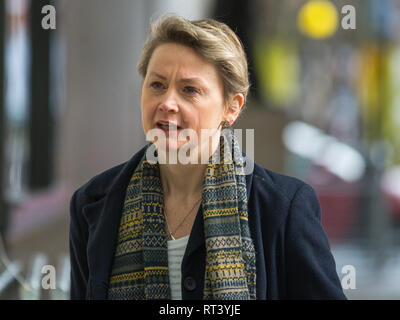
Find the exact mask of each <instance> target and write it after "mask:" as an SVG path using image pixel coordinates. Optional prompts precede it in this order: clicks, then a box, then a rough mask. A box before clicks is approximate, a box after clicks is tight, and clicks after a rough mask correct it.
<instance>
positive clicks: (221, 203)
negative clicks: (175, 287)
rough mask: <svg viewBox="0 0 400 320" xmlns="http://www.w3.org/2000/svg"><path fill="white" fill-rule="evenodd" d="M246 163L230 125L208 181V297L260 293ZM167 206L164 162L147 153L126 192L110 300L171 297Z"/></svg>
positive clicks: (205, 215) (205, 188) (210, 167)
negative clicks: (162, 174) (152, 159)
mask: <svg viewBox="0 0 400 320" xmlns="http://www.w3.org/2000/svg"><path fill="white" fill-rule="evenodd" d="M229 144H231V145H230V146H229ZM232 150H233V155H232V152H231V151H232ZM219 159H221V160H222V161H219ZM243 168H244V161H243V157H242V155H241V152H240V148H239V145H238V143H237V141H236V138H235V136H234V134H233V133H232V131H231V130H224V135H221V140H220V144H219V148H218V149H217V151H216V152H215V153H214V154H213V155H212V156H211V157H210V161H209V163H208V165H207V168H206V172H205V176H204V181H203V191H202V208H203V219H204V235H205V245H206V267H205V277H204V294H203V298H204V299H225V300H246V299H255V298H256V261H255V260H256V259H255V250H254V245H253V242H252V239H251V237H250V231H249V226H248V214H247V192H246V180H245V174H244V169H243ZM163 207H164V205H163V191H162V185H161V180H160V175H159V166H158V164H151V163H149V162H148V161H147V160H146V159H145V156H144V157H143V158H142V160H141V162H140V164H139V165H138V167H137V168H136V170H135V172H134V173H133V175H132V178H131V180H130V183H129V185H128V188H127V191H126V196H125V202H124V206H123V212H122V217H121V223H120V227H119V233H118V239H117V246H116V252H115V257H114V262H113V267H112V271H111V276H110V283H109V291H108V298H109V299H118V300H121V299H141V300H144V299H170V298H171V295H170V288H169V276H168V250H167V234H166V232H165V218H164V209H163Z"/></svg>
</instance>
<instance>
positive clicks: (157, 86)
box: [150, 81, 164, 90]
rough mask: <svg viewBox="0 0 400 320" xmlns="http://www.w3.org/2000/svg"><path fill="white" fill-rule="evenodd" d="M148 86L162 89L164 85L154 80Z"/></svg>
mask: <svg viewBox="0 0 400 320" xmlns="http://www.w3.org/2000/svg"><path fill="white" fill-rule="evenodd" d="M150 87H152V88H153V89H157V90H158V89H163V88H164V85H163V84H162V83H161V82H159V81H154V82H152V83H150Z"/></svg>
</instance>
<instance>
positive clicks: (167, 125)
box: [156, 121, 182, 131]
mask: <svg viewBox="0 0 400 320" xmlns="http://www.w3.org/2000/svg"><path fill="white" fill-rule="evenodd" d="M156 125H157V128H159V129H161V130H163V131H173V130H180V129H182V127H180V126H178V125H177V124H176V123H175V122H171V121H158V122H157V124H156Z"/></svg>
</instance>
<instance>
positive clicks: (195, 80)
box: [150, 71, 207, 87]
mask: <svg viewBox="0 0 400 320" xmlns="http://www.w3.org/2000/svg"><path fill="white" fill-rule="evenodd" d="M150 75H151V76H156V77H158V78H160V79H162V80H167V78H166V77H165V76H163V75H162V74H159V73H157V72H155V71H152V72H150ZM179 81H180V82H200V84H201V85H203V86H205V87H207V86H206V84H205V83H204V81H203V80H202V79H201V78H199V77H192V78H182V79H180V80H179Z"/></svg>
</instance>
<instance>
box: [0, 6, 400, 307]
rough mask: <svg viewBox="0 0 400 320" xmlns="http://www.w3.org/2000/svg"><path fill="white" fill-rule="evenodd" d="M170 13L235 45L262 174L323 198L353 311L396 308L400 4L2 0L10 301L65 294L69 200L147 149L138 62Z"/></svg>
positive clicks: (0, 116) (4, 275)
mask: <svg viewBox="0 0 400 320" xmlns="http://www.w3.org/2000/svg"><path fill="white" fill-rule="evenodd" d="M46 5H52V6H53V8H54V9H55V13H56V14H55V17H56V19H55V20H54V21H53V20H51V19H50V18H49V17H50V16H48V14H50V13H51V11H46V10H45V11H42V9H43V7H44V6H46ZM349 5H350V6H349ZM164 13H177V14H179V15H182V16H184V17H186V18H188V19H201V18H205V17H212V18H216V19H218V20H220V21H223V22H226V23H227V24H228V25H229V26H231V27H232V28H233V30H235V32H237V34H238V35H239V36H240V38H241V39H242V41H243V44H244V46H245V48H246V51H247V54H248V59H249V64H250V65H249V66H250V80H251V83H252V90H251V94H250V97H249V101H248V103H247V108H246V110H245V111H244V112H243V114H242V115H241V117H240V119H239V120H238V121H237V123H236V124H235V128H242V129H247V128H250V129H254V130H255V145H254V151H255V154H254V158H255V161H256V162H257V163H259V164H260V165H262V166H264V167H267V168H269V169H272V170H274V171H277V172H280V173H284V174H289V175H292V176H296V177H298V178H300V179H302V180H304V181H306V182H308V183H309V184H311V185H312V186H313V187H314V189H315V190H316V192H317V194H318V197H319V200H320V202H321V207H322V223H323V226H324V228H325V230H326V233H327V235H328V238H329V241H330V244H331V248H332V252H333V254H334V256H335V259H336V263H337V272H338V275H339V277H340V279H341V280H342V285H343V287H344V288H345V294H346V295H347V297H348V298H349V299H399V298H400V233H399V230H400V33H399V32H398V30H400V0H379V1H377V0H353V1H341V0H337V1H327V0H321V1H316V0H310V1H308V0H297V1H294V0H280V1H276V0H248V1H240V0H237V1H234V0H207V1H205V0H190V1H188V0H186V1H183V0H146V1H144V0H143V1H141V0H137V1H136V0H114V1H107V0H85V1H81V0H53V1H50V0H47V1H42V0H30V1H29V0H0V181H1V184H0V235H1V237H0V238H1V243H0V257H1V261H0V299H67V298H68V297H69V262H68V251H69V249H68V232H69V200H70V197H71V195H72V192H73V191H74V190H75V189H76V188H77V187H79V186H80V185H82V184H83V183H85V182H86V181H87V180H88V179H89V178H91V177H92V176H94V175H96V174H98V173H100V172H101V171H103V170H105V169H107V168H110V167H112V166H114V165H117V164H119V163H121V162H124V161H127V160H128V159H129V158H130V157H131V156H132V155H133V154H134V153H135V152H136V151H138V150H139V148H140V147H141V146H143V144H144V143H145V137H144V134H143V131H142V126H141V114H140V82H141V79H140V77H139V76H138V74H137V72H136V63H137V61H138V59H139V54H140V51H141V47H142V44H143V41H144V39H145V37H146V35H147V31H148V28H149V23H150V21H153V20H155V19H156V18H158V17H159V16H161V15H162V14H164ZM43 19H45V20H43ZM44 26H45V27H46V26H50V27H53V29H52V28H50V29H45V28H44ZM54 27H55V29H54ZM243 149H244V151H246V147H245V146H244V148H243ZM44 265H53V266H54V267H55V269H56V289H48V290H44V289H43V288H42V279H43V276H44V274H43V273H42V267H43V266H44ZM299 276H301V275H299Z"/></svg>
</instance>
